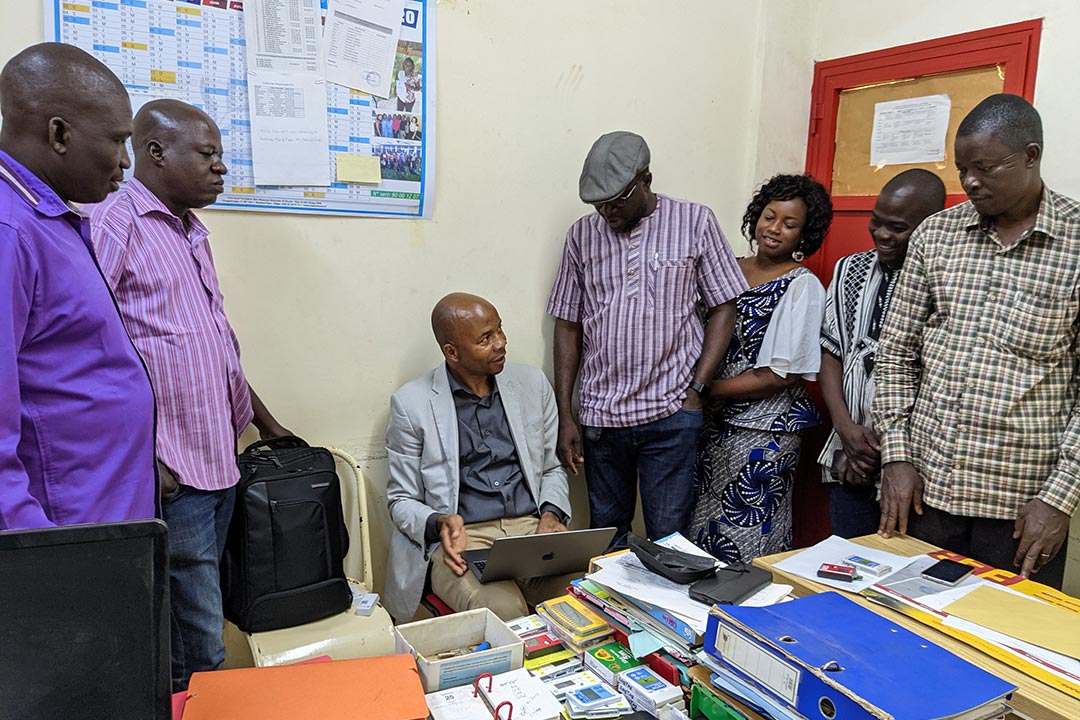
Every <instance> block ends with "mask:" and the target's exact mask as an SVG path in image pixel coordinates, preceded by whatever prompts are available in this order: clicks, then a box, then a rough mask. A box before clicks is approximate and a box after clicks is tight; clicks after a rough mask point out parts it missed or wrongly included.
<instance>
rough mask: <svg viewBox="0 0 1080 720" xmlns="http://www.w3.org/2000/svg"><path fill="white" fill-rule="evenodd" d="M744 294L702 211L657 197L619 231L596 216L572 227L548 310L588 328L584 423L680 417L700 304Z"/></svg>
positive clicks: (700, 329) (720, 237)
mask: <svg viewBox="0 0 1080 720" xmlns="http://www.w3.org/2000/svg"><path fill="white" fill-rule="evenodd" d="M744 290H746V278H744V277H743V274H742V271H741V270H740V269H739V265H738V263H737V262H736V260H735V256H734V255H733V254H732V252H731V247H730V246H729V245H728V243H727V240H725V239H724V234H723V233H722V232H721V231H720V226H719V225H718V224H717V222H716V217H715V216H714V215H713V213H712V210H710V209H709V208H707V207H705V206H704V205H698V204H696V203H692V202H686V201H685V200H675V199H673V198H669V197H667V196H665V195H657V196H656V209H655V210H654V211H653V212H652V214H650V215H648V216H646V217H644V218H642V219H641V222H639V223H638V224H637V225H636V226H635V227H634V228H633V229H632V230H631V231H630V232H629V233H622V234H620V233H616V232H615V231H614V230H612V229H611V228H610V227H609V226H608V224H607V223H606V222H604V219H603V218H602V217H600V215H599V214H598V213H595V212H594V213H592V214H590V215H586V216H585V217H583V218H581V219H580V220H578V221H577V222H576V223H574V224H573V225H572V226H571V228H570V231H569V232H568V233H567V234H566V245H565V246H564V248H563V256H562V263H561V264H560V265H559V273H558V275H557V276H556V278H555V284H554V286H553V287H552V288H551V297H550V299H549V300H548V306H547V311H548V314H549V315H553V316H555V317H557V318H562V319H563V320H569V321H570V322H580V323H581V324H582V333H583V340H582V346H583V347H582V362H581V378H580V380H581V390H580V397H581V423H582V424H583V425H593V426H598V427H631V426H634V425H641V424H643V423H647V422H652V421H653V420H659V419H660V418H664V417H667V416H668V415H672V414H673V413H675V412H676V411H678V409H679V408H680V407H681V406H682V402H683V400H684V399H685V398H686V390H687V387H688V386H689V384H690V380H691V376H692V375H693V372H694V365H695V364H696V363H697V360H698V357H700V355H701V346H702V342H703V340H704V335H705V333H704V326H703V324H702V321H701V316H700V315H699V313H698V310H699V308H700V306H701V305H704V306H705V307H708V308H712V307H716V306H717V305H722V304H723V303H725V302H727V301H728V300H732V299H734V298H735V297H737V296H738V295H739V294H740V293H742V292H743V291H744Z"/></svg>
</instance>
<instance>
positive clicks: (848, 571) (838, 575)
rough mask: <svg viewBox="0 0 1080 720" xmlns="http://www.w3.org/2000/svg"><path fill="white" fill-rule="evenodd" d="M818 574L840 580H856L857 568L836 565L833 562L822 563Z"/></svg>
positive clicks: (827, 578)
mask: <svg viewBox="0 0 1080 720" xmlns="http://www.w3.org/2000/svg"><path fill="white" fill-rule="evenodd" d="M817 576H818V577H819V578H825V579H826V580H839V581H840V582H852V581H853V580H855V577H856V575H855V568H853V567H852V566H850V565H834V564H833V563H821V567H819V568H818V569H817Z"/></svg>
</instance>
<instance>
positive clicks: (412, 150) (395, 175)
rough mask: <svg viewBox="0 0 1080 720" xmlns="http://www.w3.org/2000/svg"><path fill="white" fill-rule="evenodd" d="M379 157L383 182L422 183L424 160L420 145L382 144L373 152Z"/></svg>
mask: <svg viewBox="0 0 1080 720" xmlns="http://www.w3.org/2000/svg"><path fill="white" fill-rule="evenodd" d="M371 154H372V155H378V156H379V169H380V172H381V177H382V179H383V180H404V181H406V182H420V169H421V166H422V163H423V159H422V156H421V153H420V146H419V145H404V144H398V143H394V144H390V143H386V144H380V145H375V146H374V147H373V148H372V150H371Z"/></svg>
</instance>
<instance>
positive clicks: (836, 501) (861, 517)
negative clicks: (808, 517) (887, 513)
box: [829, 483, 881, 538]
mask: <svg viewBox="0 0 1080 720" xmlns="http://www.w3.org/2000/svg"><path fill="white" fill-rule="evenodd" d="M829 524H831V525H832V532H833V535H838V536H840V537H842V538H853V537H859V536H861V535H873V534H874V533H876V532H877V530H878V526H879V525H880V524H881V505H879V504H878V501H877V488H876V487H875V486H874V484H873V483H871V484H870V485H844V484H843V483H830V484H829Z"/></svg>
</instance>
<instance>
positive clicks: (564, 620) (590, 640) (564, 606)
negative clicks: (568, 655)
mask: <svg viewBox="0 0 1080 720" xmlns="http://www.w3.org/2000/svg"><path fill="white" fill-rule="evenodd" d="M536 611H537V613H539V614H540V616H541V617H542V618H543V619H544V621H545V622H546V623H547V625H548V628H549V629H550V630H551V631H552V632H553V633H554V634H555V635H556V636H558V637H559V639H561V640H562V642H563V645H565V646H566V648H567V649H568V650H571V651H573V652H574V653H575V654H577V655H581V654H582V653H583V652H585V649H586V648H589V647H591V646H593V645H597V644H599V643H602V642H604V641H605V640H607V638H609V637H611V635H612V633H614V632H615V631H614V629H613V628H612V627H611V625H609V624H608V623H607V622H605V621H604V619H603V618H602V617H600V616H599V615H597V614H596V613H595V612H593V611H592V610H590V609H589V608H587V607H586V606H585V605H584V604H583V603H582V602H581V601H580V600H578V599H577V598H575V597H572V596H570V595H563V596H562V597H557V598H554V599H551V600H546V601H544V602H542V603H540V604H539V605H537V606H536Z"/></svg>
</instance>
